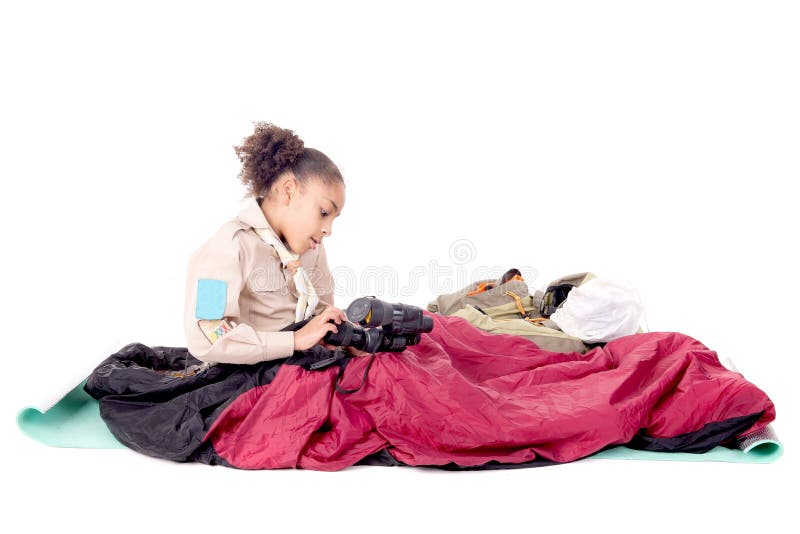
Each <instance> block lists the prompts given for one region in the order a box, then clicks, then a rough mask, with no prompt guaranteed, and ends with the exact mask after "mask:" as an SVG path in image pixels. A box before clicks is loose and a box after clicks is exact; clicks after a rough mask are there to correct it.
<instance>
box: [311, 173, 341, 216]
mask: <svg viewBox="0 0 800 534" xmlns="http://www.w3.org/2000/svg"><path fill="white" fill-rule="evenodd" d="M309 193H310V196H311V197H312V198H314V199H315V200H318V201H320V202H322V203H324V204H325V205H330V204H331V203H333V204H334V205H335V207H336V208H338V209H339V211H341V210H342V207H344V200H345V198H344V196H345V195H344V186H342V185H341V184H330V185H327V184H324V183H322V182H321V181H319V180H314V181H313V182H312V183H311V187H310V188H309Z"/></svg>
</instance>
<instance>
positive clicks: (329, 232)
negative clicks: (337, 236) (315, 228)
mask: <svg viewBox="0 0 800 534" xmlns="http://www.w3.org/2000/svg"><path fill="white" fill-rule="evenodd" d="M331 235H333V227H331V228H330V229H327V228H323V229H322V237H325V236H328V237H330V236H331Z"/></svg>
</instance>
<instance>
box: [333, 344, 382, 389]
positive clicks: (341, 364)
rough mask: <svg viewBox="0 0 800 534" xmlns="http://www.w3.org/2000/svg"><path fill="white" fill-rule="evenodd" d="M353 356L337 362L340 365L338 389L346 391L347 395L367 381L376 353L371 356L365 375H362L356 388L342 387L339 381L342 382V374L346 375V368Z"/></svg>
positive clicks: (337, 381) (337, 380) (337, 378)
mask: <svg viewBox="0 0 800 534" xmlns="http://www.w3.org/2000/svg"><path fill="white" fill-rule="evenodd" d="M352 359H353V358H352V357H351V358H345V359H344V360H339V361H337V362H336V364H337V365H339V373H338V374H337V375H336V391H338V392H339V393H344V394H345V395H349V394H350V393H355V392H356V391H358V390H359V389H361V387H362V386H363V385H364V384H365V383H366V381H367V373H368V372H369V368H370V366H371V365H372V360H374V359H375V353H374V352H373V353H372V354H370V356H369V361H368V362H367V366H366V367H365V368H364V375H363V376H362V377H361V383H360V384H359V385H358V387H357V388H355V389H342V388H340V387H339V383H340V382H341V378H342V375H344V370H345V368H346V367H347V364H348V362H350V360H352Z"/></svg>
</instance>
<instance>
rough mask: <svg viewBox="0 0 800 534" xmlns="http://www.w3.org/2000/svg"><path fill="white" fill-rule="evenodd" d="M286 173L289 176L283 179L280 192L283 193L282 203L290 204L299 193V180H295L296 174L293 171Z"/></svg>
mask: <svg viewBox="0 0 800 534" xmlns="http://www.w3.org/2000/svg"><path fill="white" fill-rule="evenodd" d="M286 172H287V174H286V176H285V177H284V178H282V179H281V182H280V185H279V189H278V190H279V191H280V193H281V197H280V198H281V201H282V202H285V203H286V204H288V203H289V201H290V200H291V199H292V197H293V196H295V195H296V194H297V193H298V191H297V180H296V179H295V177H294V174H293V173H292V172H291V171H286Z"/></svg>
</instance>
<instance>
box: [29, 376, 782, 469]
mask: <svg viewBox="0 0 800 534" xmlns="http://www.w3.org/2000/svg"><path fill="white" fill-rule="evenodd" d="M87 379H88V377H86V378H85V379H84V380H83V381H82V382H81V383H80V384H78V385H77V386H75V388H73V389H72V390H71V391H70V392H69V393H67V394H66V395H65V396H64V398H62V399H61V400H60V401H59V402H58V403H57V404H56V405H55V406H53V407H52V408H50V409H49V410H47V411H46V412H44V413H42V412H41V411H39V410H38V409H36V408H31V407H27V408H23V409H22V410H20V411H19V413H18V414H17V425H18V426H19V428H20V430H22V432H24V433H25V434H26V435H27V436H29V437H30V438H32V439H34V440H36V441H38V442H40V443H43V444H45V445H49V446H51V447H71V448H80V449H125V448H127V447H125V445H123V444H122V443H120V442H119V441H118V440H117V439H116V438H115V437H114V435H113V434H111V432H110V431H109V430H108V427H107V426H106V424H105V422H104V421H103V419H102V418H101V417H100V404H99V403H98V402H97V400H95V399H94V398H93V397H91V396H90V395H89V394H88V393H86V392H85V391H84V390H83V386H84V384H86V380H87ZM782 455H783V446H782V445H781V443H780V441H778V439H777V438H776V437H775V435H774V434H773V433H772V432H771V431H770V432H767V433H765V436H764V437H763V438H760V439H756V440H754V441H752V442H751V443H748V444H747V445H746V446H745V447H744V448H742V449H729V448H727V447H721V446H718V447H714V448H713V449H711V450H710V451H708V452H705V453H703V454H693V453H686V452H651V451H640V450H635V449H629V448H627V447H622V446H618V447H612V448H610V449H606V450H603V451H600V452H597V453H595V454H593V455H590V456H587V458H600V459H610V460H670V461H681V462H737V463H771V462H774V461H776V460H777V459H778V458H780V457H781V456H782Z"/></svg>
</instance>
